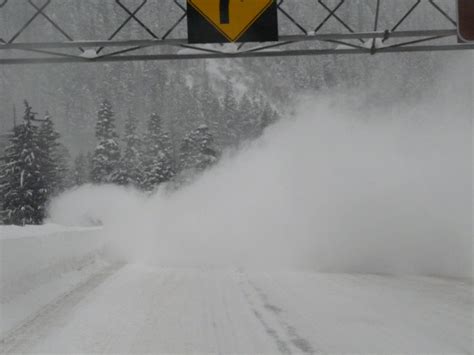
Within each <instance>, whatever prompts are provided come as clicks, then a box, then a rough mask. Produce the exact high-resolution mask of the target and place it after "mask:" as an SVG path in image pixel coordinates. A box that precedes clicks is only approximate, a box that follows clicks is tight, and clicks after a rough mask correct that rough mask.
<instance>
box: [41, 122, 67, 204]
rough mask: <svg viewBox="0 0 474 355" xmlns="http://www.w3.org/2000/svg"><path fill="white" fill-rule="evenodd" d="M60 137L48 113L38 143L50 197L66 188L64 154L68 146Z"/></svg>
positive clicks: (42, 124) (42, 170) (42, 171)
mask: <svg viewBox="0 0 474 355" xmlns="http://www.w3.org/2000/svg"><path fill="white" fill-rule="evenodd" d="M59 137H60V135H59V133H58V132H57V131H56V130H55V128H54V123H53V121H52V120H51V117H50V116H49V114H46V117H45V118H44V120H43V121H42V123H41V125H40V127H39V129H38V145H39V149H40V151H41V154H40V156H39V157H38V158H39V159H40V166H41V175H42V177H43V179H44V180H45V184H46V185H45V188H46V190H47V191H46V194H47V195H48V198H50V197H51V196H52V195H54V194H56V193H58V192H60V191H62V190H63V189H64V188H65V181H66V175H67V163H66V160H65V158H66V157H65V156H64V154H66V152H65V149H66V148H65V147H64V146H62V145H61V144H60V143H59V141H58V140H59ZM66 151H67V150H66Z"/></svg>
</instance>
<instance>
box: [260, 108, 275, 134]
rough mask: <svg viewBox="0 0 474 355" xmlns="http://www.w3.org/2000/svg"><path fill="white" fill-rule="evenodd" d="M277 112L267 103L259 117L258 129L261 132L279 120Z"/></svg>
mask: <svg viewBox="0 0 474 355" xmlns="http://www.w3.org/2000/svg"><path fill="white" fill-rule="evenodd" d="M279 118H280V117H279V115H278V112H276V111H275V110H274V109H273V108H272V107H271V106H270V104H269V103H267V104H266V105H265V107H264V109H263V112H262V115H261V117H260V127H261V130H262V131H263V130H265V128H267V127H268V126H270V125H272V124H274V123H275V122H276V121H278V120H279Z"/></svg>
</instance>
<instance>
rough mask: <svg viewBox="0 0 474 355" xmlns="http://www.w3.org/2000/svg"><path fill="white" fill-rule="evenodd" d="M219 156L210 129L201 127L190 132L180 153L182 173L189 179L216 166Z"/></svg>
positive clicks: (204, 126)
mask: <svg viewBox="0 0 474 355" xmlns="http://www.w3.org/2000/svg"><path fill="white" fill-rule="evenodd" d="M218 156H219V154H218V152H217V150H216V149H215V148H214V138H213V136H212V135H211V133H210V132H209V127H207V126H206V125H201V126H199V127H198V128H197V129H195V130H194V131H192V132H190V133H189V134H188V135H187V136H186V137H185V138H184V140H183V143H182V144H181V149H180V152H179V157H180V169H181V173H182V175H183V176H185V177H186V179H187V177H189V176H192V175H194V174H196V173H199V172H202V171H204V170H205V169H207V168H208V167H209V166H211V165H212V164H214V163H215V162H216V161H217V159H218Z"/></svg>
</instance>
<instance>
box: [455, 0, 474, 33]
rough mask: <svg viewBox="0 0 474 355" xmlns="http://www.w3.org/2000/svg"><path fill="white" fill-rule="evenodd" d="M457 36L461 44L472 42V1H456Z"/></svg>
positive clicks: (473, 12) (473, 18) (473, 16)
mask: <svg viewBox="0 0 474 355" xmlns="http://www.w3.org/2000/svg"><path fill="white" fill-rule="evenodd" d="M458 35H459V39H460V40H461V41H463V42H474V0H458Z"/></svg>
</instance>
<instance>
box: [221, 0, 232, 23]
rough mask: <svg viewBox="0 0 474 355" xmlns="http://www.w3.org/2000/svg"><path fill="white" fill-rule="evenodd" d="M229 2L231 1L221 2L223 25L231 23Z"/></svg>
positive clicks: (222, 0) (223, 0)
mask: <svg viewBox="0 0 474 355" xmlns="http://www.w3.org/2000/svg"><path fill="white" fill-rule="evenodd" d="M229 2H230V0H220V13H221V24H227V23H229Z"/></svg>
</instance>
